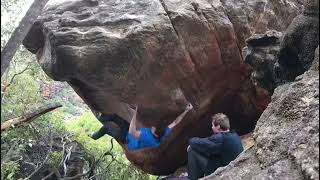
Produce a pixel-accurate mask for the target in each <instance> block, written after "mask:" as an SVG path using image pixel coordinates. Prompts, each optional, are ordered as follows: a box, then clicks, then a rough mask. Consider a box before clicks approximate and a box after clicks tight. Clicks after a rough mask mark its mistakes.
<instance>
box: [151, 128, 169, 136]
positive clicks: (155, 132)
mask: <svg viewBox="0 0 320 180" xmlns="http://www.w3.org/2000/svg"><path fill="white" fill-rule="evenodd" d="M165 130H166V129H165V128H163V127H154V126H152V127H151V132H152V134H153V135H154V136H155V137H157V138H158V139H160V138H161V137H162V136H163V135H164V133H165Z"/></svg>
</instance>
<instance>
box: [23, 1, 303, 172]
mask: <svg viewBox="0 0 320 180" xmlns="http://www.w3.org/2000/svg"><path fill="white" fill-rule="evenodd" d="M299 2H300V1H296V0H283V1H274V0H254V1H248V2H247V1H239V0H223V1H220V0H184V1H172V0H159V1H149V0H136V1H132V0H123V1H118V0H109V1H106V0H78V1H66V2H63V3H60V4H52V5H48V6H47V7H46V8H45V10H44V12H43V13H42V15H41V16H40V17H39V18H38V19H37V21H36V22H35V23H34V25H33V27H32V28H31V30H30V32H29V33H28V35H27V36H26V38H25V39H24V42H23V44H24V46H25V47H26V48H27V49H28V50H30V51H31V52H33V53H35V54H36V55H37V59H38V62H39V64H40V65H41V67H42V68H43V70H44V71H45V72H46V73H47V74H48V75H49V76H50V77H51V78H53V79H54V80H58V81H66V82H68V83H69V84H70V85H71V86H72V87H73V89H74V90H75V91H76V92H77V93H78V94H79V95H80V96H81V97H82V98H83V100H84V101H85V102H86V103H87V104H88V105H89V106H90V108H91V109H92V110H93V111H97V112H102V113H117V114H119V115H120V116H122V117H123V118H125V119H127V120H128V121H130V117H131V114H132V109H131V108H130V106H132V105H134V104H138V105H139V112H138V119H139V122H140V126H151V125H155V126H160V125H167V124H169V123H170V122H172V121H173V120H174V118H175V117H176V116H177V115H178V114H179V113H181V112H182V110H183V108H184V107H185V105H186V103H187V101H189V102H191V103H192V104H193V105H194V106H195V110H194V111H193V112H191V113H189V114H188V116H187V118H186V119H185V120H184V121H183V122H182V123H181V124H179V125H178V126H177V127H176V128H175V129H174V130H173V132H172V135H171V136H170V137H169V139H168V140H167V141H166V143H165V144H164V145H162V146H161V147H160V148H158V149H145V150H142V151H135V152H129V151H127V150H126V148H125V145H123V147H124V150H125V152H126V155H127V157H128V159H129V160H130V161H131V162H132V163H133V164H135V165H136V166H138V167H140V168H141V169H143V170H145V171H146V172H149V173H152V174H169V173H171V172H173V171H174V170H175V169H177V168H178V167H179V166H181V165H183V164H185V162H186V157H187V156H186V151H185V149H186V146H187V142H188V139H189V138H190V137H192V136H207V135H209V134H210V120H209V118H207V116H208V115H209V114H212V113H216V112H224V113H226V114H227V115H228V116H229V117H230V118H231V126H232V128H234V129H235V130H237V131H238V132H239V133H240V134H244V133H247V132H249V131H251V130H252V129H253V128H254V126H255V124H256V121H257V119H258V117H259V116H260V114H261V113H262V111H263V110H264V109H265V107H266V106H267V104H268V103H269V98H270V96H269V93H268V92H267V91H265V90H264V89H261V88H257V87H255V86H254V84H252V82H251V81H250V78H249V77H250V72H251V68H250V66H248V65H246V64H244V63H243V58H242V56H241V49H242V48H243V47H244V46H245V43H244V42H245V39H246V38H248V37H249V36H251V35H252V34H253V33H263V32H265V31H267V30H270V29H276V30H278V31H283V30H284V29H285V28H286V27H287V25H289V23H290V22H291V20H292V18H293V17H295V16H296V15H297V14H298V13H299V11H300V9H301V4H300V3H299ZM169 161H170V163H168V162H169Z"/></svg>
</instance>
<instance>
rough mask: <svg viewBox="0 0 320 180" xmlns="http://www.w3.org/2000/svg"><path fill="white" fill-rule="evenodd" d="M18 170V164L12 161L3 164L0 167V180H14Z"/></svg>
mask: <svg viewBox="0 0 320 180" xmlns="http://www.w3.org/2000/svg"><path fill="white" fill-rule="evenodd" d="M19 169H20V167H19V164H18V163H16V162H14V161H9V162H5V163H3V164H2V165H1V180H15V179H16V175H17V172H18V171H19Z"/></svg>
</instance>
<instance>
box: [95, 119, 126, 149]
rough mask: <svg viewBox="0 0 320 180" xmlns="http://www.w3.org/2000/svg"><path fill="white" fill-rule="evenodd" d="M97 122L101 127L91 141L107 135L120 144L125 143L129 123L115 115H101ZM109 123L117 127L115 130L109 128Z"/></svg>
mask: <svg viewBox="0 0 320 180" xmlns="http://www.w3.org/2000/svg"><path fill="white" fill-rule="evenodd" d="M99 121H100V122H101V123H102V124H103V126H102V127H101V128H100V129H99V130H98V131H97V132H95V133H94V134H93V135H92V136H91V137H92V139H95V140H96V139H99V138H101V137H102V136H103V135H105V134H108V135H110V136H112V137H114V138H115V139H117V140H119V141H120V142H121V143H124V144H125V143H126V137H127V133H128V131H129V123H128V122H127V121H126V120H124V119H123V118H121V117H120V116H118V115H116V114H113V115H108V114H102V115H101V116H100V118H99ZM110 122H113V123H115V124H116V125H117V126H118V127H117V128H115V127H112V126H110Z"/></svg>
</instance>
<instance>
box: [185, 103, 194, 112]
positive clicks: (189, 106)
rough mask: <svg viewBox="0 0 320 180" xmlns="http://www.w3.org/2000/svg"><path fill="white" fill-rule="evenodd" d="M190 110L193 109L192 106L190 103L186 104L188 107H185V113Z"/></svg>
mask: <svg viewBox="0 0 320 180" xmlns="http://www.w3.org/2000/svg"><path fill="white" fill-rule="evenodd" d="M191 109H193V106H192V104H191V103H188V105H187V107H186V111H190V110H191Z"/></svg>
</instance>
